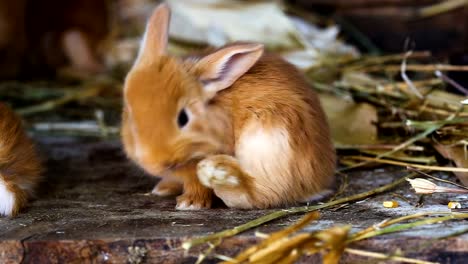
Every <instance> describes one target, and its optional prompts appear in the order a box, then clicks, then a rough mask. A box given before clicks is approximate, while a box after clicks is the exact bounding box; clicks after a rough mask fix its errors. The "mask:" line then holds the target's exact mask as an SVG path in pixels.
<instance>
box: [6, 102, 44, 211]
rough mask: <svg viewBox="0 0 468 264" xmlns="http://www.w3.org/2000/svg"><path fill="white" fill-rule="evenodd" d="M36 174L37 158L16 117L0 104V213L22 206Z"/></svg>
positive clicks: (38, 162) (38, 177)
mask: <svg viewBox="0 0 468 264" xmlns="http://www.w3.org/2000/svg"><path fill="white" fill-rule="evenodd" d="M40 175H41V165H40V161H39V159H38V157H37V155H36V152H35V149H34V145H33V143H32V142H31V140H30V139H29V138H28V137H27V136H26V133H25V132H24V131H23V128H22V125H21V120H20V118H19V117H18V116H16V115H15V114H14V113H13V111H12V110H10V109H9V108H8V107H6V106H5V105H3V104H0V215H6V216H14V215H16V214H17V213H18V212H19V210H20V209H21V208H22V207H24V206H25V205H26V202H27V199H28V198H29V197H30V196H31V195H32V193H33V190H34V188H35V187H36V185H37V184H38V182H39V180H40Z"/></svg>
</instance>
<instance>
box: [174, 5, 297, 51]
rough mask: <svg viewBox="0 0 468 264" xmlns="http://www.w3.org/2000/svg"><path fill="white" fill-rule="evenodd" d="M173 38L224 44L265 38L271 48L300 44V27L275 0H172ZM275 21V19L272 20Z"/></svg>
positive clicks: (213, 44)
mask: <svg viewBox="0 0 468 264" xmlns="http://www.w3.org/2000/svg"><path fill="white" fill-rule="evenodd" d="M168 3H169V5H170V6H171V9H172V19H171V25H170V36H171V38H174V39H178V40H182V41H185V42H192V43H199V44H209V45H212V46H222V45H225V44H227V43H229V42H233V41H255V42H262V43H264V44H265V45H267V46H268V47H270V48H281V49H291V48H300V47H301V45H300V43H299V42H298V40H297V34H298V33H297V30H296V28H295V27H294V25H293V23H292V22H291V21H290V20H289V18H288V17H287V16H286V15H285V14H284V13H283V11H282V10H281V8H280V7H279V6H278V4H276V3H275V2H240V1H233V0H169V1H168ZM272 21H274V23H272Z"/></svg>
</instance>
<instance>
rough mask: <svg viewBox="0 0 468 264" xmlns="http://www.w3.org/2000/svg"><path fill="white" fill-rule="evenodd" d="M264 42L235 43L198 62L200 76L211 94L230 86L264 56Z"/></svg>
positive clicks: (206, 89)
mask: <svg viewBox="0 0 468 264" xmlns="http://www.w3.org/2000/svg"><path fill="white" fill-rule="evenodd" d="M262 54H263V45H262V44H252V43H249V44H234V45H230V46H228V47H225V48H222V49H220V50H217V51H215V52H214V53H211V54H209V55H207V56H205V57H203V58H202V59H201V60H200V61H199V62H198V63H197V66H198V67H199V69H200V71H199V74H200V76H199V78H200V81H201V82H202V83H203V84H204V88H205V91H206V92H207V93H208V94H209V95H210V96H209V97H211V96H214V95H215V94H216V93H217V92H219V91H221V90H223V89H225V88H228V87H229V86H231V85H232V84H233V83H234V82H235V81H236V80H237V79H239V78H240V77H241V76H242V75H243V74H244V73H246V72H247V71H248V70H249V69H250V68H251V67H252V66H253V65H254V64H255V63H256V62H257V61H258V59H259V58H260V57H261V56H262Z"/></svg>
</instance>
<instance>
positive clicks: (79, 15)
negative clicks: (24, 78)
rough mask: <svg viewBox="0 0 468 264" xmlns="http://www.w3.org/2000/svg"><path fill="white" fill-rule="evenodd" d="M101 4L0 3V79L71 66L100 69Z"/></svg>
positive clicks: (97, 0)
mask: <svg viewBox="0 0 468 264" xmlns="http://www.w3.org/2000/svg"><path fill="white" fill-rule="evenodd" d="M108 13H109V7H108V4H107V1H106V0H67V1H62V0H29V1H28V0H15V1H8V0H2V1H0V78H12V77H16V76H17V75H18V74H19V73H20V72H21V73H23V74H25V75H41V74H43V73H49V72H54V71H55V70H56V69H59V68H61V67H65V66H71V67H73V68H75V69H77V70H81V71H85V72H89V73H95V72H99V71H102V70H103V69H104V66H103V64H102V63H101V62H100V59H99V56H98V52H97V51H98V47H99V45H100V44H101V43H102V42H103V41H104V40H105V39H106V37H107V35H108V33H109V14H108Z"/></svg>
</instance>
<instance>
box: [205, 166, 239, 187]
mask: <svg viewBox="0 0 468 264" xmlns="http://www.w3.org/2000/svg"><path fill="white" fill-rule="evenodd" d="M197 175H198V179H199V180H200V182H201V184H203V185H205V186H206V187H210V188H212V187H213V186H214V185H225V186H231V187H235V186H238V185H239V179H238V178H237V177H236V176H234V175H232V174H231V173H230V172H229V171H228V170H227V169H226V168H224V167H223V166H219V165H218V164H216V163H215V162H213V161H212V160H210V159H206V160H202V161H200V162H199V163H198V166H197Z"/></svg>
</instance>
